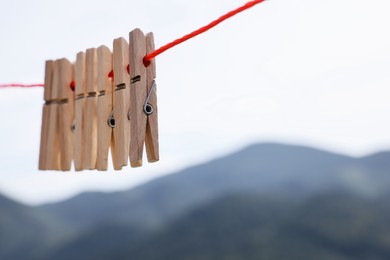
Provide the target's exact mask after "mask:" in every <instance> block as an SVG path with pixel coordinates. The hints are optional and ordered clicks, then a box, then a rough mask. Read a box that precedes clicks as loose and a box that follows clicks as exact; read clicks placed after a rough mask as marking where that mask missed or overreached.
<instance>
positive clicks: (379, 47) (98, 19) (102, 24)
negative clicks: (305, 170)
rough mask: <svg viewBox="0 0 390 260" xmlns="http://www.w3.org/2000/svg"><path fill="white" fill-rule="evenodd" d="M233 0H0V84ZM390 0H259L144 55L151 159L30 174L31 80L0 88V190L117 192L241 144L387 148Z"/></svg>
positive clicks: (184, 28) (34, 130) (37, 95)
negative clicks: (153, 136)
mask: <svg viewBox="0 0 390 260" xmlns="http://www.w3.org/2000/svg"><path fill="white" fill-rule="evenodd" d="M245 2H246V0H240V1H238V0H235V1H233V0H224V1H218V0H212V1H211V0H207V1H206V0H197V1H183V0H165V1H156V0H143V1H131V0H127V1H124V0H111V1H100V0H98V1H97V0H94V1H90V0H88V1H81V0H77V1H76V0H66V1H62V0H61V1H53V0H46V1H45V0H35V1H27V0H25V1H21V0H13V1H7V2H4V3H2V5H1V6H2V8H1V9H2V15H1V18H0V19H1V22H0V31H1V32H2V34H1V36H0V37H1V41H0V47H1V48H0V82H19V81H20V82H28V83H31V82H42V81H43V77H44V62H45V60H47V59H58V58H62V57H66V58H68V59H70V60H72V61H74V60H75V57H76V53H77V52H79V51H82V50H85V49H87V48H91V47H99V46H100V45H102V44H105V45H107V46H109V47H110V48H112V40H113V39H114V38H117V37H125V38H127V37H128V33H129V31H131V30H132V29H134V28H136V27H139V28H141V29H142V30H143V31H144V32H149V31H153V32H154V34H155V39H156V46H157V47H159V46H161V45H163V44H165V43H167V42H168V41H171V40H173V39H175V38H177V37H179V36H182V35H183V34H185V33H188V32H190V31H192V30H193V29H196V28H198V27H199V26H202V25H204V24H206V23H208V22H209V21H211V20H212V19H215V18H217V17H219V16H220V15H221V14H223V13H225V12H226V11H228V10H230V9H233V8H235V7H237V6H239V5H242V4H244V3H245ZM389 11H390V1H388V0H371V1H364V0H326V1H324V0H296V1H291V0H269V1H266V2H265V3H263V4H260V5H258V6H256V7H254V8H253V9H251V10H249V11H247V12H244V13H242V14H239V15H238V16H236V17H234V18H233V19H231V20H229V21H227V22H225V23H223V24H221V25H220V26H219V27H217V28H215V29H213V30H211V31H209V32H208V33H206V34H204V35H202V36H199V37H197V38H195V39H193V40H191V41H189V42H187V43H185V44H183V45H180V46H178V47H176V48H175V49H172V50H170V51H168V52H166V53H164V54H162V55H161V56H159V57H158V59H157V69H158V70H157V73H158V75H157V83H158V98H159V119H160V122H159V126H160V143H161V150H160V153H161V161H160V162H158V163H155V164H146V165H145V166H144V167H143V168H141V169H132V168H130V167H127V168H125V169H124V170H123V171H121V172H113V171H109V172H107V173H100V172H83V173H75V172H70V173H57V172H39V171H37V166H38V153H39V138H40V124H41V109H42V104H43V100H42V95H43V90H42V89H28V90H27V89H6V90H0V91H1V92H0V118H1V119H2V121H3V122H2V123H1V127H0V192H1V193H4V194H6V195H7V196H11V197H13V198H15V199H18V200H20V201H23V202H26V203H31V204H36V203H42V202H46V201H56V200H59V199H63V198H66V197H69V196H71V195H74V194H76V193H78V192H80V191H86V190H89V191H92V190H103V191H112V190H118V189H126V188H129V187H132V186H134V185H136V184H139V183H142V182H145V181H147V180H149V179H151V178H154V177H156V176H159V175H162V174H166V173H170V172H172V171H174V170H177V169H181V168H183V167H186V166H189V165H192V164H194V163H199V162H203V161H207V160H211V159H213V158H215V157H218V156H220V155H222V154H226V153H229V152H232V151H234V150H236V149H239V148H241V147H243V146H245V145H247V144H250V143H253V142H264V141H278V142H289V143H298V144H305V145H311V146H315V147H319V148H324V149H328V150H331V151H336V152H342V153H347V154H350V155H357V156H359V155H364V154H367V153H370V152H374V151H377V150H381V149H388V148H390V31H389V25H390V15H389Z"/></svg>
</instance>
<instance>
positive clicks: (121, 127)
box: [113, 38, 130, 169]
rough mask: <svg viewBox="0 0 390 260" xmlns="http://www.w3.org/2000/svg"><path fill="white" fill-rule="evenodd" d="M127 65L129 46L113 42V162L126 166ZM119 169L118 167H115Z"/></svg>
mask: <svg viewBox="0 0 390 260" xmlns="http://www.w3.org/2000/svg"><path fill="white" fill-rule="evenodd" d="M128 65H129V44H128V43H127V41H126V40H125V39H124V38H118V39H115V40H114V48H113V68H114V69H113V70H114V84H115V91H114V117H115V128H114V146H113V148H114V149H113V155H114V156H115V160H114V161H115V162H117V163H118V165H120V166H126V165H127V163H128V156H129V145H130V123H129V119H128V113H129V110H130V89H129V83H130V76H129V74H128V72H127V66H128ZM116 168H117V169H119V167H116Z"/></svg>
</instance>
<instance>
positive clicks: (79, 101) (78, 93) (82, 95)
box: [74, 52, 86, 171]
mask: <svg viewBox="0 0 390 260" xmlns="http://www.w3.org/2000/svg"><path fill="white" fill-rule="evenodd" d="M75 82H76V88H75V126H74V127H75V130H74V135H75V139H74V140H75V143H74V167H75V170H76V171H82V170H84V169H85V168H84V147H85V145H84V144H85V129H84V128H85V126H84V110H85V100H86V89H85V53H84V52H79V53H77V57H76V65H75Z"/></svg>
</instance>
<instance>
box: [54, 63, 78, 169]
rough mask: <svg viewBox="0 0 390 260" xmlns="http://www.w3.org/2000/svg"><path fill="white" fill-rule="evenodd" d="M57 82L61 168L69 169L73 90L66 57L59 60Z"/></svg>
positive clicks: (71, 141)
mask: <svg viewBox="0 0 390 260" xmlns="http://www.w3.org/2000/svg"><path fill="white" fill-rule="evenodd" d="M58 71H59V82H58V123H59V132H60V136H59V137H60V140H59V143H60V158H61V170H62V171H70V169H71V165H72V159H73V143H74V134H73V130H72V124H73V119H74V92H73V90H72V89H71V86H70V85H71V83H72V81H73V65H72V63H71V62H70V61H69V60H67V59H61V60H59V66H58Z"/></svg>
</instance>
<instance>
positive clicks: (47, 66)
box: [38, 60, 54, 170]
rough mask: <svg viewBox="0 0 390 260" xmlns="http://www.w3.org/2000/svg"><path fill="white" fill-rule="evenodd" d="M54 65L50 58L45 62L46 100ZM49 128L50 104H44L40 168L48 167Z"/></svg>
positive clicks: (48, 99) (49, 91)
mask: <svg viewBox="0 0 390 260" xmlns="http://www.w3.org/2000/svg"><path fill="white" fill-rule="evenodd" d="M53 67H54V62H53V61H52V60H48V61H46V63H45V88H44V94H43V98H44V100H45V101H50V95H51V88H52V79H53ZM48 128H49V105H48V104H44V105H43V108H42V125H41V143H40V149H39V165H38V169H39V170H47V169H46V158H47V145H48V143H47V134H48Z"/></svg>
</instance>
